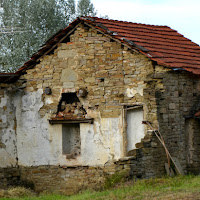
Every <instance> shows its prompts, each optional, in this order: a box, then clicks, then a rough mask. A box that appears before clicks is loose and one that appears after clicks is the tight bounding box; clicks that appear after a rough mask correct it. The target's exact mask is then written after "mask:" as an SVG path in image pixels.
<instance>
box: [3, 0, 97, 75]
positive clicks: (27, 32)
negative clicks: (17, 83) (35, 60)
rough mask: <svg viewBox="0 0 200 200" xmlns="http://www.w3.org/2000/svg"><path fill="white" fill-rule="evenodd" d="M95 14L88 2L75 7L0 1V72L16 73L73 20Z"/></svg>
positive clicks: (70, 0) (57, 1) (45, 0)
mask: <svg viewBox="0 0 200 200" xmlns="http://www.w3.org/2000/svg"><path fill="white" fill-rule="evenodd" d="M87 6H88V7H87ZM95 14H96V12H95V10H94V6H93V4H92V3H91V2H90V1H88V0H80V1H79V2H78V5H77V8H76V5H75V1H74V0H34V1H33V0H0V41H1V45H0V47H1V51H0V71H1V72H11V71H15V70H17V69H18V68H19V67H20V66H22V65H23V63H24V62H25V61H27V60H28V58H29V57H30V56H31V55H32V54H33V53H35V52H36V51H37V50H38V49H39V46H40V45H41V44H43V43H44V42H45V41H46V40H47V39H48V38H49V37H50V36H51V35H53V34H55V33H56V32H57V31H58V30H60V29H62V28H64V27H66V26H67V25H68V24H69V23H70V22H71V21H72V20H73V19H75V17H77V16H79V15H92V16H94V15H95Z"/></svg>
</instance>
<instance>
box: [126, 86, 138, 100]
mask: <svg viewBox="0 0 200 200" xmlns="http://www.w3.org/2000/svg"><path fill="white" fill-rule="evenodd" d="M136 94H137V90H135V88H127V89H126V95H127V97H130V98H131V97H134V96H135V95H136Z"/></svg>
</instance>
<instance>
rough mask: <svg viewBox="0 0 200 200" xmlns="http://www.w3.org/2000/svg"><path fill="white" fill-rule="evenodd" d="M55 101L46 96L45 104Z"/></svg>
mask: <svg viewBox="0 0 200 200" xmlns="http://www.w3.org/2000/svg"><path fill="white" fill-rule="evenodd" d="M52 103H53V100H52V99H51V98H46V99H45V104H46V105H47V104H52Z"/></svg>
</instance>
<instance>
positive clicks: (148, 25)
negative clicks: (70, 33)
mask: <svg viewBox="0 0 200 200" xmlns="http://www.w3.org/2000/svg"><path fill="white" fill-rule="evenodd" d="M81 18H85V17H80V19H81ZM86 18H91V19H100V20H104V21H113V22H121V23H127V24H129V23H130V24H138V25H146V26H155V27H167V28H170V27H169V26H167V25H153V24H145V23H137V22H131V21H123V20H114V19H105V18H101V17H91V16H87V17H86ZM170 29H171V28H170ZM172 30H174V29H172ZM174 31H176V30H174ZM176 32H177V31H176Z"/></svg>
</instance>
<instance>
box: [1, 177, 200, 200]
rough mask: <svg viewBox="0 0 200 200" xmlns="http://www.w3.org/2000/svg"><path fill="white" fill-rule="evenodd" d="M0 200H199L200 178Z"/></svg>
mask: <svg viewBox="0 0 200 200" xmlns="http://www.w3.org/2000/svg"><path fill="white" fill-rule="evenodd" d="M0 199H1V200H11V199H12V200H14V199H15V200H120V199H123V200H124V199H125V200H129V199H133V200H152V199H155V200H157V199H160V200H175V199H181V200H189V199H192V200H197V199H200V176H177V177H173V178H170V177H165V178H159V179H148V180H139V181H136V182H128V183H121V184H120V185H117V186H115V188H111V189H107V190H104V191H99V192H95V191H85V192H83V193H80V194H77V195H72V196H62V195H40V196H39V197H34V196H32V197H31V196H28V197H23V198H0Z"/></svg>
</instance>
